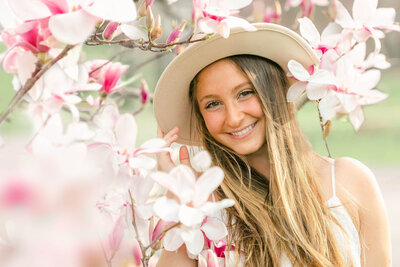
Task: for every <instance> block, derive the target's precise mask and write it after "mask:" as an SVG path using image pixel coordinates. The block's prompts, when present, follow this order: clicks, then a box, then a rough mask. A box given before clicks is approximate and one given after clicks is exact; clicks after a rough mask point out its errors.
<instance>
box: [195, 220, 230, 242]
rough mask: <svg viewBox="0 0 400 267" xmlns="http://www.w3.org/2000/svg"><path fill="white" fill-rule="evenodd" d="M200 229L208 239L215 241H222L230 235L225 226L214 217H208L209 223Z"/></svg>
mask: <svg viewBox="0 0 400 267" xmlns="http://www.w3.org/2000/svg"><path fill="white" fill-rule="evenodd" d="M200 229H201V230H202V231H203V232H204V234H205V235H206V236H207V238H208V239H210V240H214V241H218V240H221V239H223V238H224V237H225V236H226V235H227V234H228V230H227V229H226V226H225V224H224V223H223V222H221V221H220V220H218V219H215V218H212V217H207V222H206V223H205V224H203V225H202V226H201V228H200Z"/></svg>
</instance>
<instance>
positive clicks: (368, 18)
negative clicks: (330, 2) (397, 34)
mask: <svg viewBox="0 0 400 267" xmlns="http://www.w3.org/2000/svg"><path fill="white" fill-rule="evenodd" d="M335 1H336V19H335V22H336V23H338V24H339V25H340V26H342V27H343V28H344V29H346V30H349V31H350V32H351V33H352V34H353V36H354V39H355V40H356V41H357V42H365V41H367V39H368V38H370V37H372V38H373V39H374V40H375V46H376V47H375V50H376V51H379V50H380V47H381V44H380V41H379V39H381V38H383V37H384V36H385V34H384V32H383V31H386V32H389V31H400V26H399V25H396V24H395V23H394V19H395V16H396V11H395V9H394V8H377V5H378V1H377V0H354V2H353V9H352V14H353V18H352V17H351V16H350V14H349V12H348V11H347V10H346V9H345V7H344V6H343V5H342V3H340V2H339V1H338V0H335Z"/></svg>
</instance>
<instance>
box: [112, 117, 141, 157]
mask: <svg viewBox="0 0 400 267" xmlns="http://www.w3.org/2000/svg"><path fill="white" fill-rule="evenodd" d="M136 135H137V125H136V120H135V118H134V117H133V116H132V115H131V114H128V113H126V114H123V115H121V116H120V117H119V119H118V120H117V123H116V124H115V136H116V138H117V141H118V144H119V145H120V146H121V147H122V148H123V149H126V150H127V151H128V153H129V154H131V152H132V151H133V149H134V148H135V142H136Z"/></svg>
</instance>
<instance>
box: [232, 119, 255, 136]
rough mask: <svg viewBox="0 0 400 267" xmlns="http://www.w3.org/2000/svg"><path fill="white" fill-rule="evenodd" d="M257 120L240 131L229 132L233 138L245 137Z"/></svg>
mask: <svg viewBox="0 0 400 267" xmlns="http://www.w3.org/2000/svg"><path fill="white" fill-rule="evenodd" d="M256 124H257V122H255V123H253V124H251V125H250V126H248V127H246V128H244V129H243V130H241V131H238V132H233V133H229V134H230V135H232V136H233V137H234V138H243V137H246V136H247V135H249V134H250V133H251V132H252V130H253V129H254V127H255V126H256Z"/></svg>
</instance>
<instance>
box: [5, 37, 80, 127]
mask: <svg viewBox="0 0 400 267" xmlns="http://www.w3.org/2000/svg"><path fill="white" fill-rule="evenodd" d="M72 48H74V45H67V46H66V47H65V48H64V49H63V50H62V51H61V52H60V54H58V56H57V57H55V58H54V59H52V60H51V61H50V62H49V63H47V64H46V65H44V66H43V67H41V66H38V67H37V68H36V70H35V71H34V72H33V74H32V77H31V78H29V79H28V80H27V81H26V82H25V84H24V85H23V86H22V87H21V88H20V89H19V90H18V92H17V93H16V94H15V95H14V97H13V98H12V99H11V102H10V104H8V107H7V109H6V110H5V111H4V112H3V113H2V114H1V115H0V124H1V123H2V122H3V121H4V119H6V118H7V116H8V115H9V114H10V113H11V112H12V111H13V110H14V108H15V107H16V106H17V105H18V104H19V102H20V101H21V99H22V98H23V97H24V95H25V94H26V93H27V92H29V90H31V89H32V87H33V86H34V85H35V83H36V82H37V81H38V80H39V79H40V77H42V76H43V74H44V73H45V72H46V71H48V70H49V69H50V68H51V67H52V66H53V65H54V64H56V63H57V62H58V61H59V60H60V59H62V58H63V57H65V56H66V55H67V54H68V51H69V50H71V49H72Z"/></svg>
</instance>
